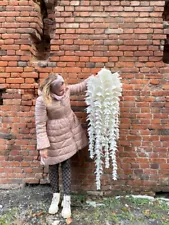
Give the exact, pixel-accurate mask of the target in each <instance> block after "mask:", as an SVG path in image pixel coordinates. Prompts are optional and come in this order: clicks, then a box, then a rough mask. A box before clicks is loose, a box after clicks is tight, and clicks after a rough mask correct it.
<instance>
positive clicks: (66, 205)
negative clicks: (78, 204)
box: [62, 195, 71, 218]
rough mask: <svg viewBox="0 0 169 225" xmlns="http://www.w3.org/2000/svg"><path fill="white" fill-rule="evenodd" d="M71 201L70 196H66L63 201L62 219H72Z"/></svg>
mask: <svg viewBox="0 0 169 225" xmlns="http://www.w3.org/2000/svg"><path fill="white" fill-rule="evenodd" d="M70 204H71V201H70V195H64V197H63V201H62V207H63V209H62V217H63V218H69V217H71V207H70Z"/></svg>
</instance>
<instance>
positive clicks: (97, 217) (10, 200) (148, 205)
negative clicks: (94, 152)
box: [0, 185, 169, 225]
mask: <svg viewBox="0 0 169 225" xmlns="http://www.w3.org/2000/svg"><path fill="white" fill-rule="evenodd" d="M51 198H52V192H51V188H50V187H49V186H48V185H37V186H26V187H24V188H21V189H13V190H0V225H66V224H71V225H169V199H165V200H163V199H161V198H152V197H151V199H147V198H144V197H143V196H137V198H136V196H123V197H98V196H88V195H86V194H72V218H71V220H70V219H68V220H65V219H63V218H62V217H61V215H60V212H61V209H60V210H59V213H58V214H56V215H49V214H48V207H49V205H50V201H51Z"/></svg>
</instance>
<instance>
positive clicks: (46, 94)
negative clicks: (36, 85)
mask: <svg viewBox="0 0 169 225" xmlns="http://www.w3.org/2000/svg"><path fill="white" fill-rule="evenodd" d="M58 75H59V74H57V73H51V74H49V76H48V77H47V78H45V79H44V80H43V82H42V84H41V85H40V90H41V91H42V96H43V99H44V102H45V103H46V104H49V103H51V101H52V98H51V92H50V88H51V83H52V82H53V81H54V80H56V79H57V78H58Z"/></svg>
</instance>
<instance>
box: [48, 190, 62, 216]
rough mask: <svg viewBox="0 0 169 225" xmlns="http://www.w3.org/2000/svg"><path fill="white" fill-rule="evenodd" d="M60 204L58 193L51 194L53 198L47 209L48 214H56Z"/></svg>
mask: <svg viewBox="0 0 169 225" xmlns="http://www.w3.org/2000/svg"><path fill="white" fill-rule="evenodd" d="M59 202H60V193H54V194H53V198H52V202H51V205H50V208H49V213H50V214H55V213H57V212H58V205H59Z"/></svg>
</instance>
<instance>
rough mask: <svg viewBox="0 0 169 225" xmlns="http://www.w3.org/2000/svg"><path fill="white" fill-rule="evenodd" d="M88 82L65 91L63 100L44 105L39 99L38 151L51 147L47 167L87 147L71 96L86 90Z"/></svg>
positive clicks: (37, 102)
mask: <svg viewBox="0 0 169 225" xmlns="http://www.w3.org/2000/svg"><path fill="white" fill-rule="evenodd" d="M86 83H87V80H85V81H83V82H81V83H79V84H74V85H69V86H68V87H67V88H66V91H65V95H64V97H63V98H62V99H61V100H56V99H52V103H51V104H47V105H45V103H44V101H43V97H42V95H40V96H39V97H38V98H37V100H36V105H35V124H36V135H37V150H41V149H45V148H48V157H47V158H46V159H43V161H44V164H45V165H53V164H57V163H60V162H63V161H65V160H66V159H68V158H70V157H72V156H73V155H74V154H75V153H76V152H77V151H78V150H80V149H82V148H84V147H85V146H87V144H88V141H87V137H86V135H85V132H84V130H83V128H82V127H81V124H80V122H79V120H78V118H77V117H76V115H75V113H74V112H73V111H72V109H71V105H70V95H71V94H78V93H80V92H83V91H84V90H85V89H86Z"/></svg>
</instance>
